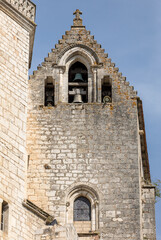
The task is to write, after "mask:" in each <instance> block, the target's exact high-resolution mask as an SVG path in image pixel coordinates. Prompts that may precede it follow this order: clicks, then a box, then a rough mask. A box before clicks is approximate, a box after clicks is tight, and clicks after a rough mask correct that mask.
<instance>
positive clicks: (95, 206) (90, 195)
mask: <svg viewBox="0 0 161 240" xmlns="http://www.w3.org/2000/svg"><path fill="white" fill-rule="evenodd" d="M81 196H83V197H85V198H87V199H88V200H89V201H90V203H91V231H96V230H98V229H99V196H98V194H97V192H96V191H95V190H94V189H93V188H92V187H90V186H87V185H77V186H75V187H73V188H72V189H71V190H70V191H69V192H68V195H67V198H66V222H67V224H73V223H74V219H73V215H74V214H73V211H74V201H75V200H76V199H77V198H78V197H81Z"/></svg>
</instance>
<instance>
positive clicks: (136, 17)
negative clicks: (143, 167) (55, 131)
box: [30, 0, 161, 240]
mask: <svg viewBox="0 0 161 240" xmlns="http://www.w3.org/2000/svg"><path fill="white" fill-rule="evenodd" d="M33 2H34V3H35V4H36V6H37V10H36V11H37V13H36V24H37V30H36V37H35V44H34V53H33V60H32V66H31V69H30V74H32V71H33V70H36V69H37V66H38V65H39V64H41V62H43V61H44V57H47V55H48V52H50V51H51V48H54V47H55V44H57V42H58V40H59V39H61V38H62V35H63V34H64V33H65V31H66V30H70V26H71V25H72V24H73V12H74V11H75V10H76V9H77V8H78V9H80V10H81V11H82V12H83V15H82V18H83V24H84V25H85V26H86V29H87V30H90V31H91V34H92V35H94V36H95V39H96V40H97V42H98V43H100V44H101V45H102V48H104V49H105V52H106V53H108V55H109V57H110V58H112V62H114V63H115V64H116V67H119V70H120V72H122V73H123V76H126V78H127V81H129V82H130V85H132V86H134V88H135V90H137V91H138V96H139V97H141V99H142V100H143V107H144V117H145V127H146V136H147V144H148V153H149V160H150V169H151V177H152V180H154V181H155V180H156V179H161V74H160V72H161V0H99V1H98V0H97V1H96V0H68V1H67V0H59V1H55V0H33ZM156 221H157V240H161V200H160V202H158V203H157V204H156Z"/></svg>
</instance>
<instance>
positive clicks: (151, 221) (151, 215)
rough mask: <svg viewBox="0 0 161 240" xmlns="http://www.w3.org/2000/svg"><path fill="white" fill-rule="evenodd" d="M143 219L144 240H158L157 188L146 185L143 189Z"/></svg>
mask: <svg viewBox="0 0 161 240" xmlns="http://www.w3.org/2000/svg"><path fill="white" fill-rule="evenodd" d="M142 219H143V221H142V225H143V239H148V240H154V239H156V234H155V188H154V187H150V186H146V185H145V186H143V188H142Z"/></svg>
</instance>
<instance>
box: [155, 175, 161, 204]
mask: <svg viewBox="0 0 161 240" xmlns="http://www.w3.org/2000/svg"><path fill="white" fill-rule="evenodd" d="M153 184H154V186H155V187H156V189H155V198H156V202H158V201H159V200H160V198H161V180H159V179H157V180H156V181H155V182H153Z"/></svg>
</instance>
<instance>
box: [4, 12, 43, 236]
mask: <svg viewBox="0 0 161 240" xmlns="http://www.w3.org/2000/svg"><path fill="white" fill-rule="evenodd" d="M28 61H29V32H27V31H26V30H25V29H24V28H23V27H21V26H20V25H19V24H18V23H16V22H15V21H14V20H13V19H12V18H10V17H9V16H8V15H7V14H5V13H4V12H3V11H0V168H1V170H0V198H1V199H3V200H5V201H6V202H8V204H9V222H8V228H9V230H8V234H6V233H3V231H0V236H1V237H0V239H9V240H11V239H12V240H22V239H23V240H29V239H30V240H31V239H33V234H34V232H35V231H36V229H37V227H38V226H39V227H40V226H41V225H42V224H43V222H42V220H39V219H38V218H37V217H35V216H34V215H33V214H31V213H30V212H28V211H27V210H26V209H25V208H24V207H23V206H22V201H23V200H24V198H25V197H26V194H25V192H26V187H25V179H26V163H27V154H26V149H25V148H26V113H27V112H26V110H27V109H26V107H27V82H28Z"/></svg>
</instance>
